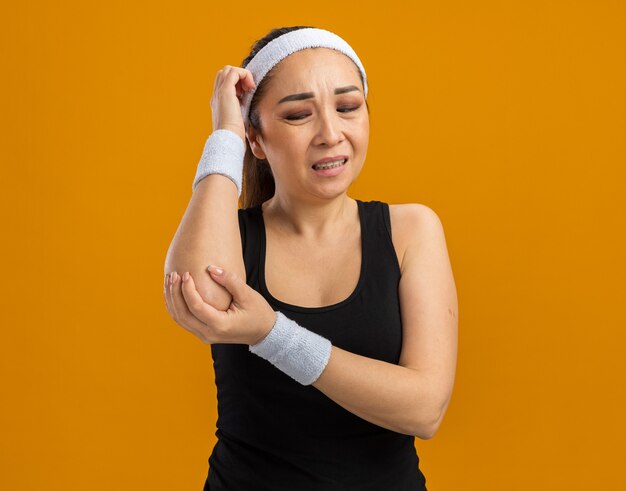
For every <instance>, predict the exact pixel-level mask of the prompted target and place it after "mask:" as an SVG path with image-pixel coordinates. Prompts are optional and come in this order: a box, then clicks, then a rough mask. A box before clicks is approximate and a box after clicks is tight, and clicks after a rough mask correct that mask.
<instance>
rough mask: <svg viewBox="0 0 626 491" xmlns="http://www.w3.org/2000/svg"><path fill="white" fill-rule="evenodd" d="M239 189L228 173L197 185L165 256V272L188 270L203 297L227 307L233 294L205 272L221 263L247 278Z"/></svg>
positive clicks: (214, 304) (209, 178)
mask: <svg viewBox="0 0 626 491" xmlns="http://www.w3.org/2000/svg"><path fill="white" fill-rule="evenodd" d="M237 209H238V192H237V187H236V186H235V184H234V183H233V182H232V181H231V180H230V179H229V178H228V177H226V176H223V175H221V174H211V175H208V176H207V177H205V178H204V179H202V180H201V181H200V182H199V183H198V185H197V186H196V188H195V190H194V191H193V194H192V196H191V200H190V201H189V205H188V206H187V209H186V211H185V214H184V215H183V218H182V220H181V222H180V225H179V226H178V230H177V231H176V234H175V235H174V238H173V239H172V242H171V244H170V247H169V249H168V251H167V255H166V259H165V274H167V273H169V272H171V271H178V272H179V273H181V274H182V272H184V271H189V273H190V274H191V275H192V277H193V279H194V282H195V284H196V286H197V289H198V292H199V293H200V295H201V296H202V298H203V299H204V300H205V301H206V302H207V303H209V304H210V305H212V306H213V307H215V308H217V309H220V310H227V309H228V307H229V305H230V303H231V300H232V296H231V294H230V293H228V291H227V290H226V289H225V288H224V287H222V286H221V285H219V284H217V283H216V282H215V281H213V279H211V277H210V275H209V274H208V273H207V271H206V267H207V266H208V265H209V264H219V265H220V266H223V267H224V268H227V269H229V270H231V271H235V272H236V273H237V274H238V275H239V276H240V277H241V278H242V279H244V281H245V278H246V274H245V266H244V263H243V255H242V244H241V235H240V232H239V221H238V218H237Z"/></svg>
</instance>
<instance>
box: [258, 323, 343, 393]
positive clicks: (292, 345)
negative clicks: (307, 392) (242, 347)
mask: <svg viewBox="0 0 626 491" xmlns="http://www.w3.org/2000/svg"><path fill="white" fill-rule="evenodd" d="M249 350H250V351H251V352H252V353H254V354H256V355H258V356H260V357H261V358H263V359H265V360H267V361H269V362H270V363H271V364H272V365H274V366H275V367H276V368H278V369H279V370H281V371H282V372H284V373H285V374H287V375H289V376H290V377H291V378H292V379H294V380H295V381H296V382H299V383H300V384H302V385H311V384H312V383H313V382H315V381H316V380H317V379H318V378H319V377H320V375H321V374H322V372H323V371H324V369H325V368H326V365H327V364H328V361H329V359H330V353H331V350H332V344H331V342H330V340H328V339H326V338H325V337H322V336H320V335H319V334H317V333H314V332H313V331H309V330H308V329H305V328H304V327H302V326H300V325H298V323H297V322H295V321H294V320H292V319H289V318H288V317H287V316H285V315H284V314H283V313H282V312H280V311H276V322H275V323H274V326H273V327H272V329H271V330H270V332H269V333H268V334H267V336H266V337H265V338H264V339H262V340H261V341H260V342H258V343H257V344H254V345H250V347H249Z"/></svg>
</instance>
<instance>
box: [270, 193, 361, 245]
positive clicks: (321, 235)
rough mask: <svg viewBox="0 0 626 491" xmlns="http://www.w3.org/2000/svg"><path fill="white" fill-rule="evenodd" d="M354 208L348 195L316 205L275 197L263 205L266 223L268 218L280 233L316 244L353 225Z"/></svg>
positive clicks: (291, 198)
mask: <svg viewBox="0 0 626 491" xmlns="http://www.w3.org/2000/svg"><path fill="white" fill-rule="evenodd" d="M355 208H356V202H355V201H354V200H353V199H352V198H350V197H348V196H347V194H341V195H340V196H337V197H335V198H332V199H325V200H318V201H315V202H311V201H303V200H301V199H295V198H293V197H285V196H281V195H278V194H275V195H274V196H273V197H272V198H270V199H269V200H267V201H266V202H265V203H263V204H262V210H263V218H264V221H265V222H266V223H267V221H268V219H269V220H270V221H271V222H272V224H274V225H275V226H276V228H277V229H279V230H280V231H281V232H282V233H285V234H288V235H291V236H294V235H295V236H297V237H298V238H300V239H303V240H306V241H309V240H310V241H312V242H318V243H321V242H324V241H326V242H327V241H329V240H330V241H332V240H333V239H335V240H336V238H337V237H338V234H339V233H340V232H342V230H345V227H346V225H347V224H350V223H352V222H353V220H354V216H353V214H354V209H355Z"/></svg>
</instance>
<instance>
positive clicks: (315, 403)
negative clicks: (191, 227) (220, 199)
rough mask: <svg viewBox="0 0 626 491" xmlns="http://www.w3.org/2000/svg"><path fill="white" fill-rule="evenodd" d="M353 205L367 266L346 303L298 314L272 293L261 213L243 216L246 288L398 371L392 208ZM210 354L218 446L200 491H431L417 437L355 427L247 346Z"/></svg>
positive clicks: (358, 422) (349, 416)
mask: <svg viewBox="0 0 626 491" xmlns="http://www.w3.org/2000/svg"><path fill="white" fill-rule="evenodd" d="M356 202H357V205H358V209H359V218H360V223H361V252H362V256H361V257H362V259H361V272H360V277H359V280H358V283H357V285H356V288H355V289H354V291H353V292H352V294H350V296H349V297H347V298H346V299H344V300H342V301H341V302H339V303H336V304H333V305H328V306H323V307H301V306H297V305H290V304H287V303H284V302H281V301H280V300H278V299H276V298H274V297H273V296H272V295H271V294H270V292H269V291H268V289H267V286H266V284H265V224H264V222H263V213H262V210H261V205H258V206H255V207H251V208H246V209H239V210H238V216H239V227H240V232H241V239H242V245H243V255H244V262H245V267H246V281H247V283H248V285H250V286H251V287H252V288H254V289H255V290H256V291H258V292H259V293H261V294H262V295H263V297H265V299H266V300H267V301H268V303H269V304H270V305H271V306H272V307H273V308H274V310H279V311H281V312H282V313H284V314H285V315H286V316H287V317H289V318H290V319H293V320H295V321H296V322H297V323H298V324H300V325H301V326H303V327H305V328H307V329H309V330H311V331H314V332H316V333H318V334H320V335H322V336H324V337H326V338H328V339H329V340H330V341H331V342H332V344H333V345H334V346H337V347H339V348H341V349H344V350H347V351H350V352H352V353H356V354H359V355H362V356H367V357H369V358H375V359H378V360H383V361H386V362H389V363H394V364H398V361H399V359H400V350H401V348H402V323H401V318H400V304H399V299H398V283H399V280H400V265H399V264H398V259H397V256H396V253H395V250H394V247H393V242H392V241H391V224H390V219H389V205H388V204H387V203H384V202H381V201H369V202H363V201H359V200H356ZM297 274H298V272H297V271H294V275H297ZM329 274H332V272H329ZM211 353H212V355H213V367H214V370H215V384H216V386H217V401H218V419H217V431H216V432H215V435H216V436H217V437H218V441H217V443H216V444H215V447H214V448H213V452H212V454H211V456H210V457H209V473H208V477H207V480H206V483H205V487H204V491H207V490H211V491H221V490H226V489H228V490H237V491H248V490H254V491H257V490H258V491H261V490H268V491H270V490H271V491H282V490H285V491H294V490H298V491H309V490H310V491H339V490H341V491H353V490H354V491H356V490H359V491H361V490H362V491H367V490H371V491H425V490H426V485H425V483H426V479H425V477H424V475H423V474H422V472H421V471H420V469H419V458H418V456H417V453H416V451H415V446H414V443H415V438H414V437H413V436H411V435H404V434H401V433H396V432H394V431H391V430H388V429H386V428H383V427H381V426H378V425H375V424H372V423H370V422H368V421H365V420H364V419H362V418H359V417H358V416H356V415H355V414H353V413H351V412H349V411H347V410H346V409H344V408H343V407H341V406H340V405H339V404H337V403H336V402H334V401H333V400H332V399H330V398H329V397H327V396H326V395H325V394H324V393H323V392H321V391H319V390H317V389H316V388H315V387H313V386H312V385H308V386H304V385H301V384H299V383H298V382H296V381H295V380H293V379H292V378H290V377H289V376H288V375H286V374H284V373H283V372H281V371H280V370H279V369H277V368H276V367H274V366H273V365H272V364H270V363H269V362H268V361H266V360H264V359H262V358H260V357H259V356H257V355H255V354H253V353H251V352H250V351H249V350H248V345H245V344H212V345H211Z"/></svg>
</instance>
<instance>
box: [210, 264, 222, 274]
mask: <svg viewBox="0 0 626 491" xmlns="http://www.w3.org/2000/svg"><path fill="white" fill-rule="evenodd" d="M223 272H224V270H223V269H222V268H218V267H217V266H209V273H214V274H217V275H220V274H222V273H223Z"/></svg>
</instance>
